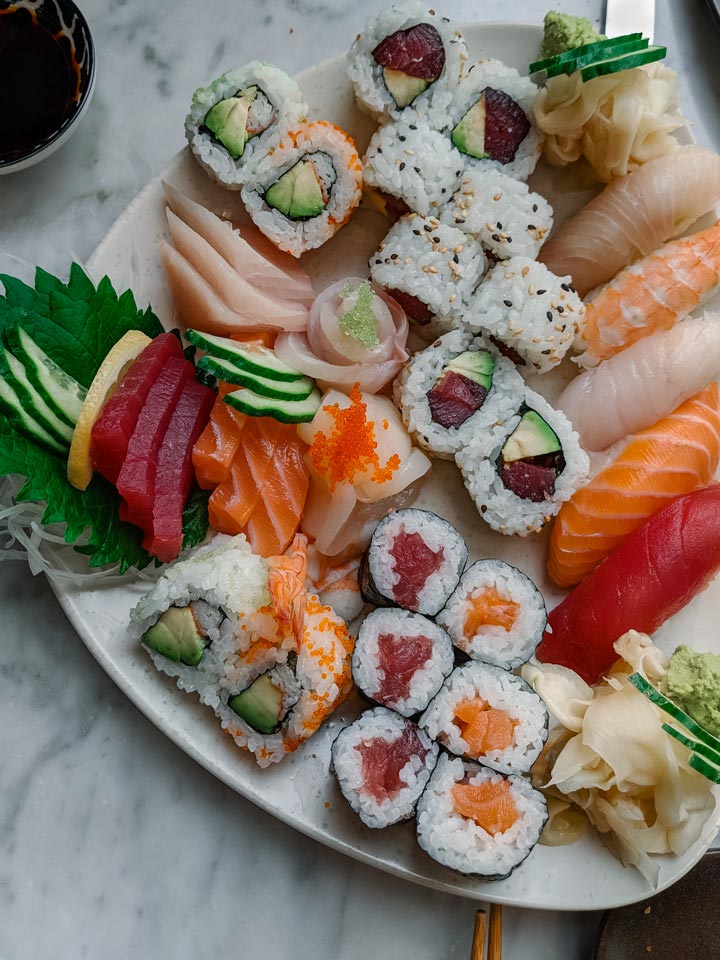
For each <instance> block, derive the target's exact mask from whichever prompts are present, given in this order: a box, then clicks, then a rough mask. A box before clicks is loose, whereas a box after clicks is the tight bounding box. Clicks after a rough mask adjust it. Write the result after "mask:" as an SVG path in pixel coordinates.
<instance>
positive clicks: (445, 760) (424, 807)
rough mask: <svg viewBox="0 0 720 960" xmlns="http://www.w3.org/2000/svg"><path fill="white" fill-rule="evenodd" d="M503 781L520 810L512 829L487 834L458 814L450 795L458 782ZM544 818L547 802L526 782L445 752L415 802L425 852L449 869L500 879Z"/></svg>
mask: <svg viewBox="0 0 720 960" xmlns="http://www.w3.org/2000/svg"><path fill="white" fill-rule="evenodd" d="M501 780H508V782H509V783H510V796H511V798H512V801H513V803H514V805H515V808H516V809H517V811H518V813H519V816H518V819H517V820H516V821H515V823H514V824H513V825H512V826H511V827H509V828H508V829H507V830H505V831H503V832H502V833H495V834H491V833H489V832H488V831H487V830H485V829H483V827H481V826H480V825H479V824H478V823H476V822H475V821H474V820H470V819H468V818H467V817H464V816H462V814H459V813H457V811H456V810H455V805H454V802H453V794H452V789H453V786H454V785H455V784H456V783H461V782H465V783H470V784H473V785H477V784H483V783H499V782H500V781H501ZM546 821H547V802H546V800H545V798H544V797H543V795H542V794H541V793H540V792H539V791H538V790H535V789H533V787H532V786H531V785H530V784H529V783H528V782H527V780H524V779H522V777H503V776H502V774H499V773H495V772H493V771H492V770H488V769H487V768H486V767H482V766H480V765H478V764H476V763H468V762H467V761H462V760H460V759H459V758H457V757H448V756H447V755H444V756H441V757H440V759H439V760H438V763H437V766H436V767H435V771H434V773H433V775H432V777H431V778H430V783H429V784H428V786H427V789H426V790H425V792H424V793H423V795H422V797H421V798H420V802H419V803H418V809H417V838H418V843H419V844H420V846H421V847H422V848H423V850H425V851H426V852H427V853H428V854H429V855H430V856H431V857H432V858H433V859H434V860H437V861H438V863H441V864H443V865H444V866H446V867H449V868H450V869H451V870H458V871H459V872H460V873H469V874H476V875H477V876H480V877H484V878H485V879H488V880H500V879H503V878H504V877H507V876H508V875H509V874H510V873H512V871H513V870H514V869H515V867H517V866H518V865H519V864H521V863H522V862H523V860H525V859H526V857H527V856H528V855H529V854H530V853H531V852H532V849H533V847H534V846H535V844H536V843H537V842H538V840H539V839H540V834H541V832H542V829H543V827H544V826H545V822H546Z"/></svg>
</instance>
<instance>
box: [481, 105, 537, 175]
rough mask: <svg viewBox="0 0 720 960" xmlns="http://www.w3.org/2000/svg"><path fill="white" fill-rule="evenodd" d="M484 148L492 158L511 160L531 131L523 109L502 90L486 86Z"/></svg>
mask: <svg viewBox="0 0 720 960" xmlns="http://www.w3.org/2000/svg"><path fill="white" fill-rule="evenodd" d="M483 96H484V97H485V152H486V153H487V155H488V156H489V157H490V159H491V160H498V161H499V162H500V163H510V162H511V161H512V160H514V159H515V154H516V153H517V149H518V147H519V146H520V144H521V143H522V142H523V140H524V139H525V137H526V136H527V135H528V133H529V132H530V121H529V120H528V118H527V117H526V116H525V111H524V110H523V108H522V107H521V106H520V105H519V104H518V103H515V101H514V100H513V98H512V97H510V96H508V94H507V93H503V91H502V90H493V89H492V87H485V89H484V90H483Z"/></svg>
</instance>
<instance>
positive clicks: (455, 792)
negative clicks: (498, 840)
mask: <svg viewBox="0 0 720 960" xmlns="http://www.w3.org/2000/svg"><path fill="white" fill-rule="evenodd" d="M452 798H453V808H454V810H455V813H459V814H460V816H461V817H466V818H467V819H468V820H474V821H475V823H476V824H477V825H478V826H479V827H482V828H483V830H485V831H486V832H487V833H489V834H491V835H492V836H494V835H495V834H496V833H504V832H505V831H506V830H509V829H510V827H512V825H513V824H514V823H516V822H517V819H518V817H519V816H520V813H519V811H518V808H517V806H516V805H515V801H514V800H513V798H512V793H511V792H510V781H509V780H496V781H494V782H493V781H492V780H486V781H485V783H456V784H455V785H454V786H453V788H452Z"/></svg>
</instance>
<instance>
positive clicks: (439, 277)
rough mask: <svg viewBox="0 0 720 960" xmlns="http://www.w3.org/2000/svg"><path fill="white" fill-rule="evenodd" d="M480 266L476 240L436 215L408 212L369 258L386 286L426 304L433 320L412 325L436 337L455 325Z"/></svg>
mask: <svg viewBox="0 0 720 960" xmlns="http://www.w3.org/2000/svg"><path fill="white" fill-rule="evenodd" d="M485 266H486V263H485V255H484V254H483V252H482V247H481V246H480V244H479V243H478V242H477V240H473V238H472V237H468V236H467V235H466V234H464V233H462V231H460V230H458V229H456V228H455V227H449V226H448V225H447V224H445V223H440V221H439V220H438V219H436V218H435V217H422V216H420V215H419V214H415V213H409V214H407V215H406V216H404V217H401V218H400V219H399V220H398V222H397V223H396V224H395V225H394V226H393V227H392V228H391V230H390V231H389V232H388V234H387V235H386V237H385V239H384V240H383V242H382V243H381V244H380V246H379V247H378V249H377V251H376V252H375V253H374V254H373V255H372V257H371V258H370V275H371V277H372V279H373V281H374V282H375V283H377V284H379V285H380V286H381V287H384V288H385V289H386V290H388V291H393V290H400V291H401V292H403V293H407V294H409V295H410V296H413V297H417V298H418V299H419V300H421V301H422V303H424V304H426V305H427V306H428V307H429V309H430V311H431V312H432V314H433V315H434V321H433V322H431V323H429V324H416V325H415V329H416V330H417V331H418V332H419V333H420V334H421V335H422V336H424V337H436V336H439V335H440V334H442V333H446V332H447V331H448V330H451V329H453V328H454V327H457V326H458V325H459V323H460V318H461V316H462V314H463V311H464V310H465V308H466V307H467V305H468V303H469V302H470V300H471V297H472V293H473V291H474V289H475V287H476V286H477V284H478V283H479V281H480V279H481V278H482V275H483V273H484V272H485Z"/></svg>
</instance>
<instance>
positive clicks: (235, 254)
mask: <svg viewBox="0 0 720 960" xmlns="http://www.w3.org/2000/svg"><path fill="white" fill-rule="evenodd" d="M163 190H164V191H165V199H166V200H167V204H168V206H169V207H170V209H171V210H172V212H173V213H174V214H175V215H176V216H177V217H179V218H180V219H181V220H183V221H184V222H185V223H186V224H187V225H188V227H190V228H191V229H192V230H194V231H195V232H196V233H198V234H200V236H201V237H203V239H205V240H206V241H207V242H208V243H209V244H210V245H211V246H212V247H213V248H214V249H215V250H216V251H217V252H218V253H219V254H220V255H221V256H222V257H223V258H224V259H225V260H226V261H227V262H228V263H229V264H230V266H231V267H233V268H234V269H235V270H236V271H237V272H238V273H239V274H240V275H241V276H243V277H244V278H245V279H246V280H247V281H248V283H252V284H253V285H254V286H256V287H258V288H260V289H263V290H266V291H268V292H270V293H272V294H273V295H274V296H276V297H281V298H282V299H283V300H297V301H299V302H300V303H305V304H306V305H308V306H309V305H310V304H311V303H312V302H313V300H314V299H315V291H314V290H313V287H312V283H311V282H310V277H308V275H307V273H306V272H305V270H304V269H303V267H302V266H301V265H300V264H299V263H298V262H297V260H296V259H295V258H294V257H291V256H290V255H289V254H283V253H282V252H281V251H279V250H277V249H276V248H275V247H274V246H273V245H272V244H271V243H270V241H269V240H267V239H266V238H265V237H264V236H263V235H262V234H261V233H260V231H259V230H256V229H255V228H254V227H247V226H242V227H239V228H234V227H233V225H232V224H231V223H230V222H229V221H228V220H223V219H221V218H220V217H218V216H216V215H215V214H214V213H213V212H212V211H211V210H208V209H207V207H204V206H202V204H199V203H196V202H195V201H194V200H191V199H190V198H189V197H186V196H185V195H184V194H182V193H180V191H179V190H176V189H175V188H174V187H171V186H170V184H169V183H163Z"/></svg>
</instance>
